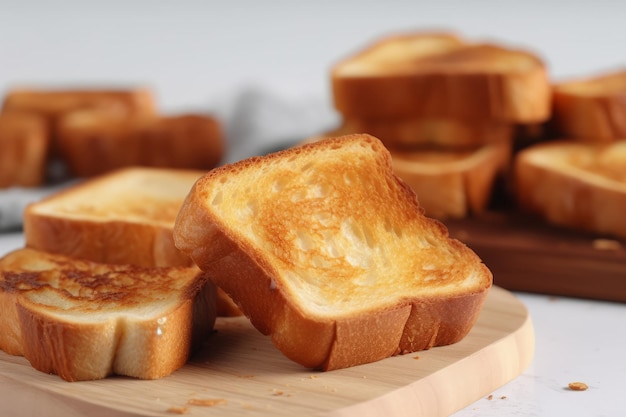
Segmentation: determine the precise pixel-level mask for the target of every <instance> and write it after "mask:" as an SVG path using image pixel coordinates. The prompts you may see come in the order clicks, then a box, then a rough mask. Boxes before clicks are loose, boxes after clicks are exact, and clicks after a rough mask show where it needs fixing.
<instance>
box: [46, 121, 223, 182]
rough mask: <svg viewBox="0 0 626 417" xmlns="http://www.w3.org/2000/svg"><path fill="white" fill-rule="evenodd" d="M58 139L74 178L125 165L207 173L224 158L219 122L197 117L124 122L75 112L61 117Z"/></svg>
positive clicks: (104, 171) (60, 149) (93, 174)
mask: <svg viewBox="0 0 626 417" xmlns="http://www.w3.org/2000/svg"><path fill="white" fill-rule="evenodd" d="M57 136H58V138H59V139H58V141H59V151H60V153H61V155H62V156H63V157H64V159H65V161H66V163H67V165H68V167H69V170H70V172H71V173H72V174H73V175H75V176H78V177H90V176H95V175H99V174H103V173H106V172H109V171H112V170H114V169H118V168H122V167H127V166H153V167H168V168H180V169H211V168H213V167H215V166H216V165H218V164H219V162H220V161H221V160H222V158H223V156H224V141H223V138H222V132H221V128H220V124H219V123H218V121H217V120H216V119H215V118H213V117H210V116H205V115H197V114H186V115H179V116H169V117H148V118H146V117H143V118H128V117H120V116H119V115H117V114H111V113H109V112H101V111H93V110H91V111H82V112H73V113H69V114H67V115H65V116H63V117H61V118H60V119H59V122H58V126H57Z"/></svg>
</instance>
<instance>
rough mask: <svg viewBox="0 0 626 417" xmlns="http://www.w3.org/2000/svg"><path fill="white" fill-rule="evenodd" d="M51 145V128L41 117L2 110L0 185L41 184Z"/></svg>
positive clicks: (28, 185) (31, 185)
mask: <svg viewBox="0 0 626 417" xmlns="http://www.w3.org/2000/svg"><path fill="white" fill-rule="evenodd" d="M48 148H49V136H48V131H47V127H46V124H45V121H44V120H43V119H42V118H41V117H39V116H36V115H32V114H23V113H0V188H7V187H11V186H21V187H36V186H39V185H42V184H43V183H44V181H45V177H46V161H47V155H48Z"/></svg>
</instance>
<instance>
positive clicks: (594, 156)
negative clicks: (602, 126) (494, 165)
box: [515, 140, 626, 237]
mask: <svg viewBox="0 0 626 417" xmlns="http://www.w3.org/2000/svg"><path fill="white" fill-rule="evenodd" d="M624 167H626V141H620V142H615V143H613V144H592V143H582V142H577V141H573V140H567V141H566V140H563V141H553V142H547V143H542V144H537V145H534V146H532V147H529V148H527V149H525V150H523V151H521V152H520V153H519V154H518V155H517V156H516V158H515V192H516V196H517V199H518V203H519V205H520V207H521V208H522V209H523V210H526V211H527V212H531V213H534V214H536V215H538V216H540V217H542V218H544V219H546V220H547V221H548V222H551V223H553V224H557V225H561V226H564V227H568V228H572V229H578V230H587V231H591V232H595V233H599V234H607V235H613V236H621V237H626V222H625V221H624V215H625V213H626V171H625V170H624Z"/></svg>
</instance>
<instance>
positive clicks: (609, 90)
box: [552, 70, 626, 143]
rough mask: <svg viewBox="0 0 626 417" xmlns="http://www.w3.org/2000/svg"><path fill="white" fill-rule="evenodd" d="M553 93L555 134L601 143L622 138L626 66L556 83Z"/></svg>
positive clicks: (625, 119) (625, 133) (625, 127)
mask: <svg viewBox="0 0 626 417" xmlns="http://www.w3.org/2000/svg"><path fill="white" fill-rule="evenodd" d="M553 96H554V98H553V102H554V115H553V120H552V126H553V129H554V130H555V132H556V135H557V136H560V137H564V138H571V139H576V140H580V141H585V142H601V143H608V142H613V141H616V140H620V139H626V70H621V71H614V72H611V73H606V74H603V75H596V76H590V77H586V78H579V79H576V80H569V81H564V82H561V83H558V84H556V85H555V86H554V89H553Z"/></svg>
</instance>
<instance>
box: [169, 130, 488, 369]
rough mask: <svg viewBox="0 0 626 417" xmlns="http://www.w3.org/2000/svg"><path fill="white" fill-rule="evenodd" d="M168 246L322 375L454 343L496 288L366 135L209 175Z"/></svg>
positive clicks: (290, 151) (276, 341)
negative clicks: (187, 258) (429, 215)
mask: <svg viewBox="0 0 626 417" xmlns="http://www.w3.org/2000/svg"><path fill="white" fill-rule="evenodd" d="M174 240H175V243H176V245H177V247H178V248H179V249H181V250H182V251H183V252H185V253H186V254H188V255H189V256H191V258H192V259H193V260H194V261H195V263H196V264H197V265H198V266H199V267H200V268H202V269H203V270H205V271H206V272H208V273H209V275H210V276H211V279H212V280H213V281H214V282H215V283H216V284H217V285H218V286H221V287H222V288H223V289H224V290H225V291H226V292H227V293H228V294H230V295H231V296H232V298H233V299H234V300H235V301H236V302H237V303H238V305H239V306H240V307H241V309H242V311H243V312H244V314H246V315H247V316H248V317H249V318H250V320H251V322H252V323H253V324H254V326H255V327H256V328H257V329H259V330H260V331H261V332H262V333H264V334H271V337H272V341H273V342H274V344H275V345H276V346H277V348H278V349H279V350H281V351H282V352H283V353H284V354H285V355H286V356H287V357H289V358H290V359H292V360H293V361H295V362H298V363H300V364H302V365H304V366H306V367H310V368H320V369H324V370H331V369H337V368H343V367H349V366H353V365H359V364H363V363H368V362H373V361H377V360H380V359H383V358H386V357H389V356H391V355H394V354H398V353H406V352H413V351H416V350H421V349H428V348H430V347H433V346H439V345H445V344H450V343H455V342H457V341H459V340H461V339H462V338H463V337H464V336H465V335H466V334H467V333H468V332H469V330H470V329H471V328H472V326H473V324H474V323H475V321H476V319H477V317H478V314H479V312H480V310H481V308H482V305H483V302H484V300H485V297H486V295H487V293H488V290H489V288H490V287H491V284H492V276H491V273H490V271H489V270H488V269H487V267H486V266H485V265H484V264H483V263H482V262H481V260H480V259H479V258H478V256H476V254H475V253H474V252H472V251H471V250H470V249H469V248H467V247H466V246H465V245H463V244H462V243H461V242H459V241H457V240H454V239H450V238H449V236H448V233H447V230H446V228H445V227H444V226H443V225H442V224H441V223H439V222H438V221H436V220H433V219H430V218H427V217H426V216H424V214H423V209H422V208H421V207H420V205H419V203H418V202H417V199H416V196H415V193H414V192H413V191H412V190H411V188H410V187H408V186H407V185H406V184H405V183H404V182H403V181H402V180H400V179H399V178H398V177H397V176H396V175H394V173H393V171H392V166H391V157H390V155H389V153H388V151H387V150H386V148H385V147H384V146H383V145H382V143H381V142H380V141H379V140H378V139H376V138H374V137H372V136H369V135H352V136H344V137H341V138H335V139H327V140H322V141H319V142H315V143H312V144H307V145H303V146H300V147H295V148H291V149H288V150H285V151H282V152H278V153H274V154H270V155H268V156H265V157H255V158H250V159H246V160H243V161H240V162H238V163H236V164H232V165H226V166H224V167H220V168H217V169H215V170H213V171H211V172H209V173H208V174H207V175H205V176H204V177H203V178H201V179H200V180H199V181H198V182H196V183H195V185H194V186H193V188H192V190H191V192H190V193H189V195H188V197H187V199H186V200H185V203H184V204H183V206H182V208H181V210H180V212H179V215H178V218H177V220H176V224H175V226H174Z"/></svg>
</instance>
